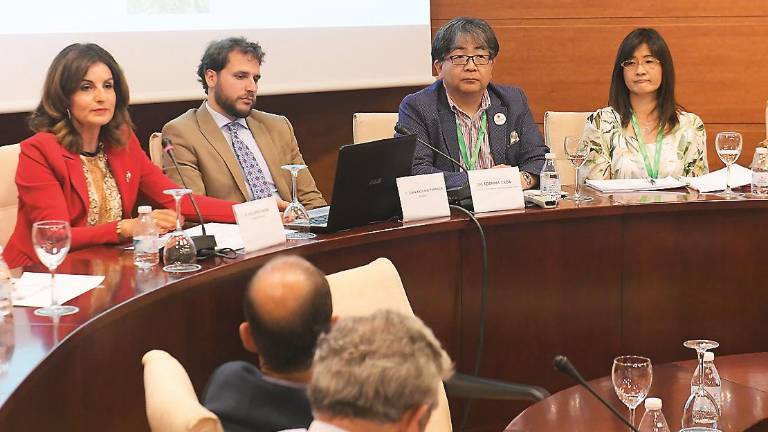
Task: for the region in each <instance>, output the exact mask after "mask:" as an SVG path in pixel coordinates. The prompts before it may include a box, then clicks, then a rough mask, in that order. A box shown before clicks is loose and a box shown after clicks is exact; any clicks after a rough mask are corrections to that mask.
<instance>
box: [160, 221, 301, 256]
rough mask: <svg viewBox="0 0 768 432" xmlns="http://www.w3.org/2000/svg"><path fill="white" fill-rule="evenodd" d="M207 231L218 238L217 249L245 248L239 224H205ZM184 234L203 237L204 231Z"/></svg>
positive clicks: (199, 229)
mask: <svg viewBox="0 0 768 432" xmlns="http://www.w3.org/2000/svg"><path fill="white" fill-rule="evenodd" d="M205 231H206V233H207V234H208V235H213V236H214V237H215V238H216V249H223V248H230V249H232V250H241V249H243V248H245V245H244V244H243V237H242V236H241V235H240V227H239V226H238V225H237V224H225V223H216V222H210V223H207V224H205ZM284 231H285V233H286V234H288V233H291V232H295V230H291V229H287V228H286V229H284ZM184 232H185V233H187V235H188V236H190V237H192V236H198V235H203V229H202V228H201V227H200V225H197V226H194V227H192V228H188V229H185V230H184ZM166 237H167V234H166ZM161 244H165V239H163V240H162V242H161Z"/></svg>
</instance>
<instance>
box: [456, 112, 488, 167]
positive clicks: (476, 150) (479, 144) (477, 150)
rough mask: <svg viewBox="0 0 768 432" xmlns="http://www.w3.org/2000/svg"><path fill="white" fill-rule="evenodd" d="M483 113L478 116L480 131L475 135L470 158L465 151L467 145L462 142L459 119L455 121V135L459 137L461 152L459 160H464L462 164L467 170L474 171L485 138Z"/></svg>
mask: <svg viewBox="0 0 768 432" xmlns="http://www.w3.org/2000/svg"><path fill="white" fill-rule="evenodd" d="M485 125H486V121H485V111H483V113H482V114H481V115H480V131H478V133H477V142H476V143H475V148H474V149H473V152H472V153H473V154H472V158H471V159H470V158H469V152H468V151H467V143H466V142H465V141H464V133H463V132H462V131H461V123H459V119H456V135H458V137H459V150H461V158H462V159H464V164H465V165H466V166H467V168H468V169H470V170H473V169H475V164H476V163H477V156H478V155H479V154H480V147H482V144H483V138H484V137H485Z"/></svg>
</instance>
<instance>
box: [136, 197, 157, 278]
mask: <svg viewBox="0 0 768 432" xmlns="http://www.w3.org/2000/svg"><path fill="white" fill-rule="evenodd" d="M151 213H152V207H150V206H140V207H139V223H138V225H137V226H136V232H134V233H133V263H134V264H135V265H136V267H139V268H142V269H148V268H150V267H152V266H156V265H157V264H158V263H159V262H160V254H159V253H158V240H157V239H158V232H157V227H156V226H155V223H154V222H152V217H151V216H150V214H151Z"/></svg>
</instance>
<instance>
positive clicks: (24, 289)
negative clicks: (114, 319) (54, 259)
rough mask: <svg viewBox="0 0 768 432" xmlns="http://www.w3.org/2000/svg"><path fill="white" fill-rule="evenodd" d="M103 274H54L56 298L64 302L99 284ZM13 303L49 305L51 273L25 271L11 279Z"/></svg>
mask: <svg viewBox="0 0 768 432" xmlns="http://www.w3.org/2000/svg"><path fill="white" fill-rule="evenodd" d="M102 281H104V276H87V275H71V274H57V275H56V298H57V299H58V301H59V304H64V303H66V302H68V301H70V300H72V299H73V298H75V297H77V296H79V295H81V294H83V293H85V292H87V291H89V290H92V289H94V288H96V287H97V286H99V284H101V282H102ZM13 282H14V283H13V285H14V288H13V305H14V306H31V307H45V306H50V305H51V275H50V274H49V273H30V272H26V273H24V274H23V275H21V277H20V278H18V279H14V281H13Z"/></svg>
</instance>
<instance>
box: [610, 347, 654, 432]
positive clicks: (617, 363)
mask: <svg viewBox="0 0 768 432" xmlns="http://www.w3.org/2000/svg"><path fill="white" fill-rule="evenodd" d="M611 380H612V381H613V389H614V390H616V395H617V396H618V397H619V400H621V401H622V402H623V403H624V405H626V406H627V408H629V422H630V423H631V424H632V425H634V424H635V408H637V406H638V405H640V404H641V403H642V402H643V399H645V397H646V396H647V395H648V391H649V390H650V389H651V381H652V380H653V368H652V367H651V359H649V358H647V357H640V356H631V355H630V356H621V357H616V358H615V359H614V360H613V369H612V370H611ZM630 432H632V430H631V429H630Z"/></svg>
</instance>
